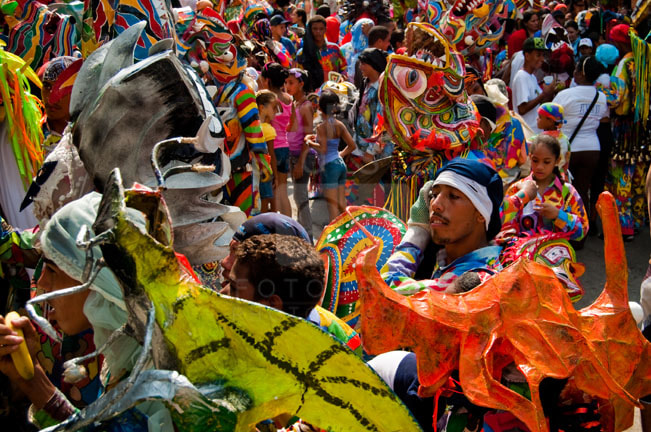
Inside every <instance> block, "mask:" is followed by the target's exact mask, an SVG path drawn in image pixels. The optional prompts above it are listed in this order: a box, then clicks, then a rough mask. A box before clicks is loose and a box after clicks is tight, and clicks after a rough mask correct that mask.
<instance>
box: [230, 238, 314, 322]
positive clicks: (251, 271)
mask: <svg viewBox="0 0 651 432" xmlns="http://www.w3.org/2000/svg"><path fill="white" fill-rule="evenodd" d="M235 257H236V258H237V265H238V268H239V269H246V272H247V274H246V275H245V276H244V275H243V276H244V277H246V278H247V279H248V281H249V282H250V283H251V284H253V286H254V287H255V299H256V300H258V301H259V300H262V299H266V298H269V297H271V296H272V295H274V294H275V295H277V296H278V297H280V299H281V300H282V302H283V312H286V313H289V314H292V315H294V316H298V317H301V318H307V316H308V315H309V313H310V311H311V310H312V309H313V308H314V307H315V306H316V305H317V304H318V303H319V301H320V300H321V294H322V293H323V286H324V280H325V270H324V267H323V261H321V258H320V257H319V255H318V254H317V253H316V251H315V250H314V247H313V246H312V245H310V244H309V243H307V242H306V241H305V240H302V239H299V238H298V237H293V236H287V235H280V234H264V235H256V236H253V237H250V238H248V239H246V240H244V241H243V242H242V243H240V244H239V245H238V247H237V249H236V251H235ZM242 266H243V267H242Z"/></svg>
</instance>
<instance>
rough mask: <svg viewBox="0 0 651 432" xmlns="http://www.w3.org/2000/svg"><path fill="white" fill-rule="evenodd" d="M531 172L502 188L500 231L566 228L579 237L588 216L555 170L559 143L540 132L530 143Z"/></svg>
mask: <svg viewBox="0 0 651 432" xmlns="http://www.w3.org/2000/svg"><path fill="white" fill-rule="evenodd" d="M530 158H531V174H530V175H529V176H528V177H526V178H524V179H522V180H520V181H518V182H516V183H514V184H513V185H511V187H509V189H508V190H507V191H506V195H505V198H504V201H503V203H502V209H501V213H502V221H503V224H502V232H504V231H510V232H515V233H518V234H519V233H536V232H540V231H554V232H559V231H563V232H567V233H569V234H570V239H571V240H577V241H578V240H581V239H582V238H583V237H584V236H585V234H586V233H587V232H588V217H587V214H586V212H585V208H584V207H583V201H582V200H581V197H580V195H579V193H578V192H577V191H576V189H574V186H572V185H571V184H569V183H565V182H563V180H562V179H561V176H560V172H559V170H558V164H559V162H560V160H561V146H560V144H559V143H558V140H557V139H556V138H554V137H552V136H549V135H545V134H540V135H538V136H537V137H536V138H535V139H534V141H533V142H532V144H531V147H530Z"/></svg>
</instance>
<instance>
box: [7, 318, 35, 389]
mask: <svg viewBox="0 0 651 432" xmlns="http://www.w3.org/2000/svg"><path fill="white" fill-rule="evenodd" d="M12 325H13V326H14V327H17V328H19V329H21V330H22V331H23V335H24V338H25V341H27V349H28V350H29V354H30V355H31V357H32V361H33V362H34V363H35V364H36V353H38V351H39V349H40V348H41V347H40V343H39V337H38V335H37V334H36V330H34V327H33V326H32V323H31V322H30V321H29V318H27V317H20V319H17V320H13V321H12ZM22 341H23V338H22V337H20V336H18V333H16V332H15V331H12V330H11V329H10V328H9V326H8V325H7V324H6V323H5V319H4V316H2V315H0V372H2V373H3V374H5V375H6V376H7V377H8V378H9V379H10V380H11V381H14V382H15V381H19V380H22V379H23V378H22V377H21V376H20V375H19V374H18V371H17V370H16V367H15V366H14V362H13V360H12V359H11V355H10V354H11V353H13V352H15V351H18V346H19V345H20V344H21V343H22Z"/></svg>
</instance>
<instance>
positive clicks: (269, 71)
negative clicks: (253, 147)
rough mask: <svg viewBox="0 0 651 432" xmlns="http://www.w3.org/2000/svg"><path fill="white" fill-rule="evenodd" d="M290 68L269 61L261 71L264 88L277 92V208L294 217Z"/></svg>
mask: <svg viewBox="0 0 651 432" xmlns="http://www.w3.org/2000/svg"><path fill="white" fill-rule="evenodd" d="M288 76H289V70H288V69H286V68H284V67H282V66H281V65H280V64H278V63H267V64H266V65H264V67H263V68H262V72H261V73H260V81H261V84H262V85H263V88H266V89H268V90H271V91H272V92H273V93H275V94H276V98H277V103H276V107H277V109H276V115H275V116H274V118H273V120H272V121H271V125H272V126H273V127H274V129H275V130H276V139H274V154H275V156H276V166H277V168H278V171H277V172H274V190H273V193H274V201H275V206H276V210H277V211H278V212H280V213H282V214H284V215H285V216H289V217H292V207H291V205H290V203H289V196H288V195H287V176H288V175H289V144H288V143H287V126H289V119H290V117H291V112H292V97H291V96H290V95H289V94H288V93H287V92H285V80H287V77H288Z"/></svg>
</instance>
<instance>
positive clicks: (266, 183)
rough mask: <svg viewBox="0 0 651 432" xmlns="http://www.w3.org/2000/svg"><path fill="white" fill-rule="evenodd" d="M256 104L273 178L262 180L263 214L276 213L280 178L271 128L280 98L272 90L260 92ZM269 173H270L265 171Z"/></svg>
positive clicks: (273, 134)
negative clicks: (276, 197) (274, 191)
mask: <svg viewBox="0 0 651 432" xmlns="http://www.w3.org/2000/svg"><path fill="white" fill-rule="evenodd" d="M255 102H256V103H257V104H258V114H259V115H260V123H261V125H262V134H263V135H264V140H265V142H266V143H267V148H268V149H269V154H268V155H265V157H266V158H268V159H267V162H269V163H270V164H271V172H272V173H273V174H272V177H269V178H261V179H260V199H261V200H262V208H261V210H260V212H261V213H267V212H274V213H275V212H276V202H275V201H274V194H273V185H274V182H275V181H276V178H277V177H278V166H277V163H276V153H275V152H274V140H275V139H276V130H275V129H274V127H273V126H271V122H272V121H273V118H274V116H275V115H276V105H277V104H278V97H277V96H276V94H275V93H274V92H272V91H270V90H260V91H259V92H258V93H257V94H256V96H255ZM264 172H268V171H264Z"/></svg>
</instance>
